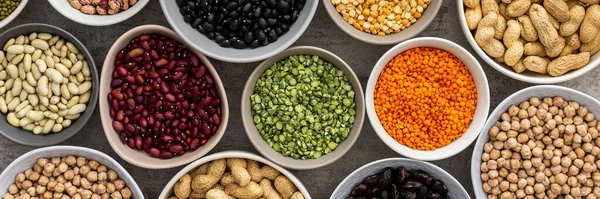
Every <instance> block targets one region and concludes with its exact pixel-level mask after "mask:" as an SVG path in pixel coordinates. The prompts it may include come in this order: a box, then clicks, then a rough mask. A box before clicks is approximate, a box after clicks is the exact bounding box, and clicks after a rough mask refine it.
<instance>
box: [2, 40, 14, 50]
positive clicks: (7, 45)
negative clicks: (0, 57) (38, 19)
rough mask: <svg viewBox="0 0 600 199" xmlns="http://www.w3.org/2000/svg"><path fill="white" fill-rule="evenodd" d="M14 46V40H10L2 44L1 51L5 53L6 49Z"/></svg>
mask: <svg viewBox="0 0 600 199" xmlns="http://www.w3.org/2000/svg"><path fill="white" fill-rule="evenodd" d="M14 44H15V38H11V39H9V40H8V41H7V42H6V43H5V44H4V48H2V50H4V51H6V50H7V49H8V47H10V46H12V45H14Z"/></svg>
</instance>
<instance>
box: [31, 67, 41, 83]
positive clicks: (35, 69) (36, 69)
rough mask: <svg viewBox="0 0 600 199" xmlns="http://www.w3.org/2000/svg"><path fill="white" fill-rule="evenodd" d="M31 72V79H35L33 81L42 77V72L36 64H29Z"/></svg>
mask: <svg viewBox="0 0 600 199" xmlns="http://www.w3.org/2000/svg"><path fill="white" fill-rule="evenodd" d="M31 74H32V75H33V79H35V81H37V80H38V79H40V77H42V73H41V72H40V69H39V67H38V66H37V64H32V65H31ZM36 85H37V83H36Z"/></svg>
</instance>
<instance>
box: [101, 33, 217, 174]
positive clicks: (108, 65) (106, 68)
mask: <svg viewBox="0 0 600 199" xmlns="http://www.w3.org/2000/svg"><path fill="white" fill-rule="evenodd" d="M157 32H159V33H161V34H164V35H165V36H167V37H169V38H171V39H174V40H177V41H179V42H180V43H181V44H184V45H186V47H187V46H188V44H187V42H185V41H182V40H181V38H179V36H177V34H176V33H175V32H174V31H173V30H171V29H169V28H167V27H164V26H160V25H153V24H149V25H141V26H137V27H135V28H132V29H131V30H129V31H127V32H125V33H124V34H123V35H121V36H120V37H119V38H118V39H117V40H116V41H115V42H114V43H113V44H112V46H111V48H110V50H109V51H108V52H107V55H106V56H105V60H104V65H103V66H102V73H101V76H100V80H102V79H105V78H106V79H107V80H112V72H113V70H114V64H113V62H114V59H115V56H111V55H116V54H117V52H118V51H120V50H121V49H122V47H121V46H116V43H119V42H121V41H123V40H131V38H134V37H136V36H138V35H140V34H143V33H157ZM165 33H166V34H165ZM188 49H189V48H188ZM189 50H190V51H191V52H193V53H194V54H196V56H198V58H200V60H201V61H202V63H204V65H205V66H206V69H207V71H208V72H210V73H211V74H212V76H213V79H214V81H215V86H216V89H217V92H218V93H219V96H220V98H221V124H220V125H219V129H218V130H217V132H216V133H215V134H214V135H213V136H212V137H211V138H210V139H209V140H208V142H207V143H206V144H205V145H204V146H201V147H200V148H202V147H208V150H207V151H206V152H199V151H198V150H199V149H200V148H198V150H195V151H191V152H188V153H186V155H192V157H193V158H192V157H190V158H188V159H189V160H187V161H177V160H178V158H181V157H184V156H177V157H173V158H171V159H169V161H162V162H160V163H158V162H142V161H138V160H136V159H134V158H131V157H130V156H129V155H128V153H129V152H125V151H123V150H121V149H120V148H119V147H117V146H116V145H123V146H126V145H124V144H123V143H121V142H120V141H113V140H111V139H108V137H114V136H117V132H116V131H115V130H114V128H113V127H112V118H111V117H110V115H109V113H108V112H109V109H110V107H109V105H108V102H107V101H108V99H106V97H99V98H100V99H99V105H100V120H101V123H102V127H103V129H104V135H105V137H106V139H107V140H108V143H109V144H110V147H111V148H112V149H113V150H114V151H115V152H116V153H117V155H119V157H121V158H122V159H123V160H125V161H127V162H129V163H131V164H133V165H136V166H139V167H142V168H147V169H168V168H173V167H178V166H182V165H185V164H189V163H190V162H192V161H194V160H196V159H198V158H201V157H203V156H204V155H206V154H208V153H209V152H210V151H211V150H212V149H214V147H215V146H217V144H218V143H219V142H220V141H221V138H222V137H223V135H224V134H225V132H226V129H227V124H228V123H229V103H228V100H227V94H226V91H225V88H224V85H223V82H222V81H221V78H220V76H219V74H218V73H217V71H216V69H215V67H214V66H213V65H212V63H211V62H210V60H209V59H208V58H206V56H204V55H203V54H202V53H200V52H198V51H196V50H194V49H189ZM104 76H108V77H104ZM102 90H110V84H109V83H104V84H102V83H101V85H100V88H99V93H102ZM103 118H107V119H109V120H110V121H109V120H106V119H103ZM213 140H214V141H213ZM211 141H212V142H211ZM124 150H126V151H131V152H134V153H136V152H141V153H144V154H146V152H144V151H138V150H134V149H131V148H129V147H126V148H125V149H124ZM146 155H147V154H146ZM153 159H155V160H161V159H158V158H153Z"/></svg>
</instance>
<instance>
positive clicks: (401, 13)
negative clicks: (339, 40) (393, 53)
mask: <svg viewBox="0 0 600 199" xmlns="http://www.w3.org/2000/svg"><path fill="white" fill-rule="evenodd" d="M442 2H443V1H438V0H386V1H384V0H353V1H352V0H323V5H324V6H325V10H327V13H328V14H329V17H331V19H332V20H333V22H335V24H336V25H337V26H338V27H340V29H342V30H343V31H344V32H346V33H347V34H348V35H350V36H352V37H354V38H355V39H358V40H361V41H363V42H366V43H371V44H377V45H390V44H397V43H399V42H402V41H404V40H407V39H410V38H412V37H414V36H416V35H417V34H419V33H420V32H421V31H423V30H424V29H425V28H426V27H427V26H428V25H429V24H430V23H431V21H433V19H434V18H435V16H436V15H437V13H438V11H439V10H440V7H442Z"/></svg>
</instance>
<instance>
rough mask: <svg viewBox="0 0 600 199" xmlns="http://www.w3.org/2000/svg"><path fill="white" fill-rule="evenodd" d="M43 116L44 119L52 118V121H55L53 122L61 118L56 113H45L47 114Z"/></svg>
mask: <svg viewBox="0 0 600 199" xmlns="http://www.w3.org/2000/svg"><path fill="white" fill-rule="evenodd" d="M43 115H44V117H47V118H50V119H53V120H56V119H58V117H59V115H58V114H56V113H54V112H51V111H45V112H44V113H43Z"/></svg>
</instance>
